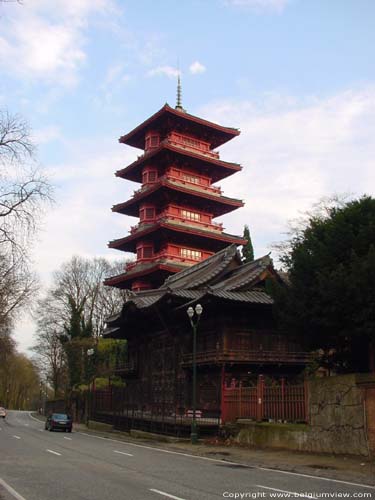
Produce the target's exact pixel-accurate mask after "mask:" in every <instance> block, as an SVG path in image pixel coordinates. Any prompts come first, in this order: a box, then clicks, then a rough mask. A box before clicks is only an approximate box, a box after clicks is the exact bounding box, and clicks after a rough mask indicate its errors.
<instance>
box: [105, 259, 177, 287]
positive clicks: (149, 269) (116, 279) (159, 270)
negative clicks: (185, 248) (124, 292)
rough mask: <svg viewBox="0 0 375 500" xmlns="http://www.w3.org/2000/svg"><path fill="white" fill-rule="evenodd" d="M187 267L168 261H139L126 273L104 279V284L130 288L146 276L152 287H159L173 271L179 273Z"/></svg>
mask: <svg viewBox="0 0 375 500" xmlns="http://www.w3.org/2000/svg"><path fill="white" fill-rule="evenodd" d="M185 267H186V266H179V265H177V264H176V265H175V264H170V263H166V262H144V263H139V264H137V265H135V266H134V267H133V268H132V269H130V270H128V271H126V272H124V273H121V274H118V275H117V276H111V277H110V278H107V279H106V280H104V284H105V285H107V286H114V287H116V288H122V289H124V288H129V289H130V288H131V285H132V283H133V282H134V281H135V280H137V279H142V278H144V277H146V278H147V281H148V282H150V284H151V286H152V288H157V287H159V286H160V284H162V283H163V282H164V280H165V279H166V278H167V277H168V276H170V274H171V273H177V272H178V271H181V269H185Z"/></svg>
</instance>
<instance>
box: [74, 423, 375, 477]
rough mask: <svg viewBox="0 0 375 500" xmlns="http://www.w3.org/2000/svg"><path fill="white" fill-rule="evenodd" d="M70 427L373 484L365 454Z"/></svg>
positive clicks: (374, 472) (374, 468) (374, 471)
mask: <svg viewBox="0 0 375 500" xmlns="http://www.w3.org/2000/svg"><path fill="white" fill-rule="evenodd" d="M74 430H76V431H80V432H87V433H92V434H95V435H98V436H101V437H106V438H111V439H116V440H119V441H124V442H131V443H136V444H142V445H146V446H150V447H155V448H161V449H165V450H170V451H175V452H180V453H189V454H192V455H199V456H202V457H207V458H212V459H215V460H223V461H227V462H235V463H238V464H242V465H246V466H249V467H264V468H270V469H277V470H283V471H288V472H294V473H299V474H306V475H309V476H320V477H324V478H331V479H338V480H341V481H348V482H354V483H360V484H366V485H371V486H375V460H374V459H369V458H367V457H356V456H343V455H337V456H335V455H328V454H316V453H304V452H293V451H289V450H288V451H287V450H272V449H254V448H248V447H243V446H239V445H237V444H235V443H233V442H231V441H218V440H214V439H211V440H209V439H208V440H202V441H200V442H199V443H198V444H196V445H192V444H191V443H190V441H188V440H176V441H175V442H165V441H164V439H165V436H160V440H156V439H155V436H154V435H153V436H152V437H151V436H150V438H149V439H147V438H144V437H142V438H134V437H132V436H130V435H129V434H128V433H125V432H119V431H98V430H94V429H90V428H88V427H87V426H85V425H82V424H76V425H74Z"/></svg>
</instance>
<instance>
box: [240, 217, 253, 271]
mask: <svg viewBox="0 0 375 500" xmlns="http://www.w3.org/2000/svg"><path fill="white" fill-rule="evenodd" d="M243 237H244V239H245V240H247V243H246V245H244V246H243V247H242V259H243V262H244V263H247V262H252V261H253V260H254V248H253V244H252V241H251V236H250V229H249V226H248V225H247V224H246V225H245V227H244V230H243Z"/></svg>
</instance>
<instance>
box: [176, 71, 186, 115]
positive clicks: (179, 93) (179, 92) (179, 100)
mask: <svg viewBox="0 0 375 500" xmlns="http://www.w3.org/2000/svg"><path fill="white" fill-rule="evenodd" d="M175 109H178V110H179V111H185V110H184V108H183V107H182V89H181V78H180V72H179V73H178V76H177V101H176V107H175Z"/></svg>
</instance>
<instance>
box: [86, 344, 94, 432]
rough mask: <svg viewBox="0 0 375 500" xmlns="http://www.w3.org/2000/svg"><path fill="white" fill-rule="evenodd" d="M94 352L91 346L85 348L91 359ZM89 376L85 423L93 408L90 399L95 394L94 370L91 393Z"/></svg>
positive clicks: (91, 399)
mask: <svg viewBox="0 0 375 500" xmlns="http://www.w3.org/2000/svg"><path fill="white" fill-rule="evenodd" d="M94 354H95V351H94V349H93V348H90V349H87V356H88V357H89V358H90V359H91V356H93V355H94ZM90 378H91V377H89V390H88V400H87V410H86V425H88V422H89V420H90V416H91V415H90V414H91V412H92V408H93V404H92V401H93V398H94V397H95V394H94V391H95V372H94V378H93V381H92V392H93V393H92V394H91V389H90V382H91V380H90Z"/></svg>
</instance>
